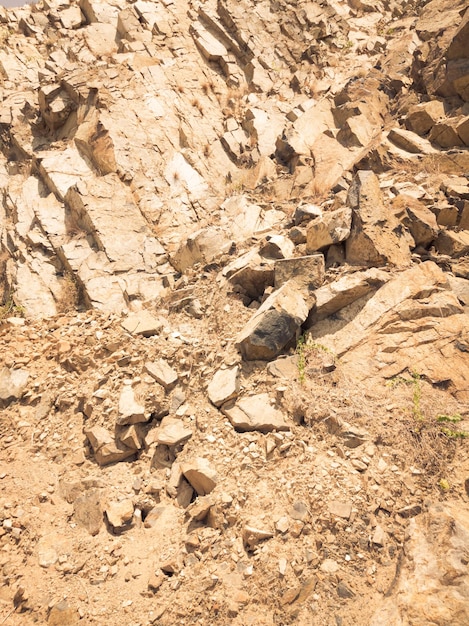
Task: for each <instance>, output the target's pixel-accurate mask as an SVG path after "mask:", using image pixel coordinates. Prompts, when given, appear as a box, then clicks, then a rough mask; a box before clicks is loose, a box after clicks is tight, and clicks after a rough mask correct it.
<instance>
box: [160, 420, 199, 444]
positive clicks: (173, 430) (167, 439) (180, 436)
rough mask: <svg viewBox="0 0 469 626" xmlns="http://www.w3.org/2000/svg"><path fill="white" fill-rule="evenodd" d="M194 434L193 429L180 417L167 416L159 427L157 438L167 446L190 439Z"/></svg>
mask: <svg viewBox="0 0 469 626" xmlns="http://www.w3.org/2000/svg"><path fill="white" fill-rule="evenodd" d="M192 434H193V433H192V430H191V429H190V428H186V427H185V426H184V423H183V422H182V421H181V420H180V419H177V418H175V417H168V416H166V417H164V418H163V420H162V422H161V425H160V427H159V428H158V432H157V434H156V440H157V442H158V443H162V444H164V445H166V446H177V445H178V444H180V443H184V442H185V441H187V440H188V439H190V438H191V437H192Z"/></svg>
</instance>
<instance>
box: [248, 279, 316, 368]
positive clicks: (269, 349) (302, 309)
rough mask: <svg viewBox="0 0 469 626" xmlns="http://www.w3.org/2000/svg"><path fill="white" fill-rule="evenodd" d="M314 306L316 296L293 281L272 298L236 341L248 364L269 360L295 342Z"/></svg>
mask: <svg viewBox="0 0 469 626" xmlns="http://www.w3.org/2000/svg"><path fill="white" fill-rule="evenodd" d="M313 303H314V296H313V295H312V293H310V292H308V291H307V290H305V289H300V288H299V286H298V285H297V284H296V283H295V282H294V280H290V281H288V282H287V283H285V284H284V285H282V286H281V287H280V289H278V290H277V291H275V292H274V293H273V294H272V295H271V296H269V297H268V298H267V299H266V300H265V302H264V303H263V304H262V305H261V307H260V308H259V309H258V310H257V311H256V312H255V313H254V315H253V317H252V318H251V319H250V320H249V322H248V323H247V324H246V326H245V327H244V329H243V330H242V331H241V332H240V333H239V335H238V337H237V338H236V347H237V348H238V350H239V351H240V352H241V354H242V355H243V357H244V358H245V359H247V360H248V361H253V360H257V359H261V360H270V359H273V358H274V357H275V356H277V355H278V354H279V353H280V351H281V350H282V349H283V348H284V347H285V346H286V345H287V343H288V342H289V341H291V340H292V339H294V338H295V335H296V333H297V332H298V330H299V328H300V326H301V324H302V323H303V322H304V321H305V320H306V318H307V316H308V312H309V310H310V308H311V306H312V304H313Z"/></svg>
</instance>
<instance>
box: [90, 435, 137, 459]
mask: <svg viewBox="0 0 469 626" xmlns="http://www.w3.org/2000/svg"><path fill="white" fill-rule="evenodd" d="M85 435H86V437H87V438H88V440H89V442H90V444H91V447H92V448H93V452H94V456H95V459H96V461H97V463H98V464H99V465H109V464H110V463H117V462H118V461H123V460H124V459H127V458H129V457H130V456H132V455H134V454H135V450H132V449H130V448H127V447H126V446H124V445H122V444H120V443H116V442H115V441H114V438H113V437H112V435H111V433H110V432H109V431H108V430H106V429H105V428H103V427H102V426H92V427H91V428H87V429H85Z"/></svg>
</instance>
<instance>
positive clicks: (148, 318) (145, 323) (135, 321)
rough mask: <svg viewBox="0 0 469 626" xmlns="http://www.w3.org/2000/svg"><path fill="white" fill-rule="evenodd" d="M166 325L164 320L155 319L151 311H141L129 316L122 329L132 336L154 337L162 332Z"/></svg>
mask: <svg viewBox="0 0 469 626" xmlns="http://www.w3.org/2000/svg"><path fill="white" fill-rule="evenodd" d="M164 324H165V321H164V320H163V319H162V318H160V317H155V316H154V315H152V314H151V313H150V312H149V311H139V312H138V313H132V314H130V315H128V316H127V317H126V318H125V320H124V321H123V322H122V328H123V329H124V330H126V331H127V332H128V333H130V334H131V335H143V336H144V337H152V336H153V335H157V334H158V333H159V332H160V330H161V329H162V328H163V326H164Z"/></svg>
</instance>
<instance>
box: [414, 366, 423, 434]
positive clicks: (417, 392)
mask: <svg viewBox="0 0 469 626" xmlns="http://www.w3.org/2000/svg"><path fill="white" fill-rule="evenodd" d="M411 376H412V385H413V389H412V417H413V418H414V419H416V420H418V421H420V422H421V421H423V419H424V415H423V413H422V406H421V399H422V385H421V384H420V380H421V377H420V374H419V373H418V372H416V371H415V370H413V371H412V374H411Z"/></svg>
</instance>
